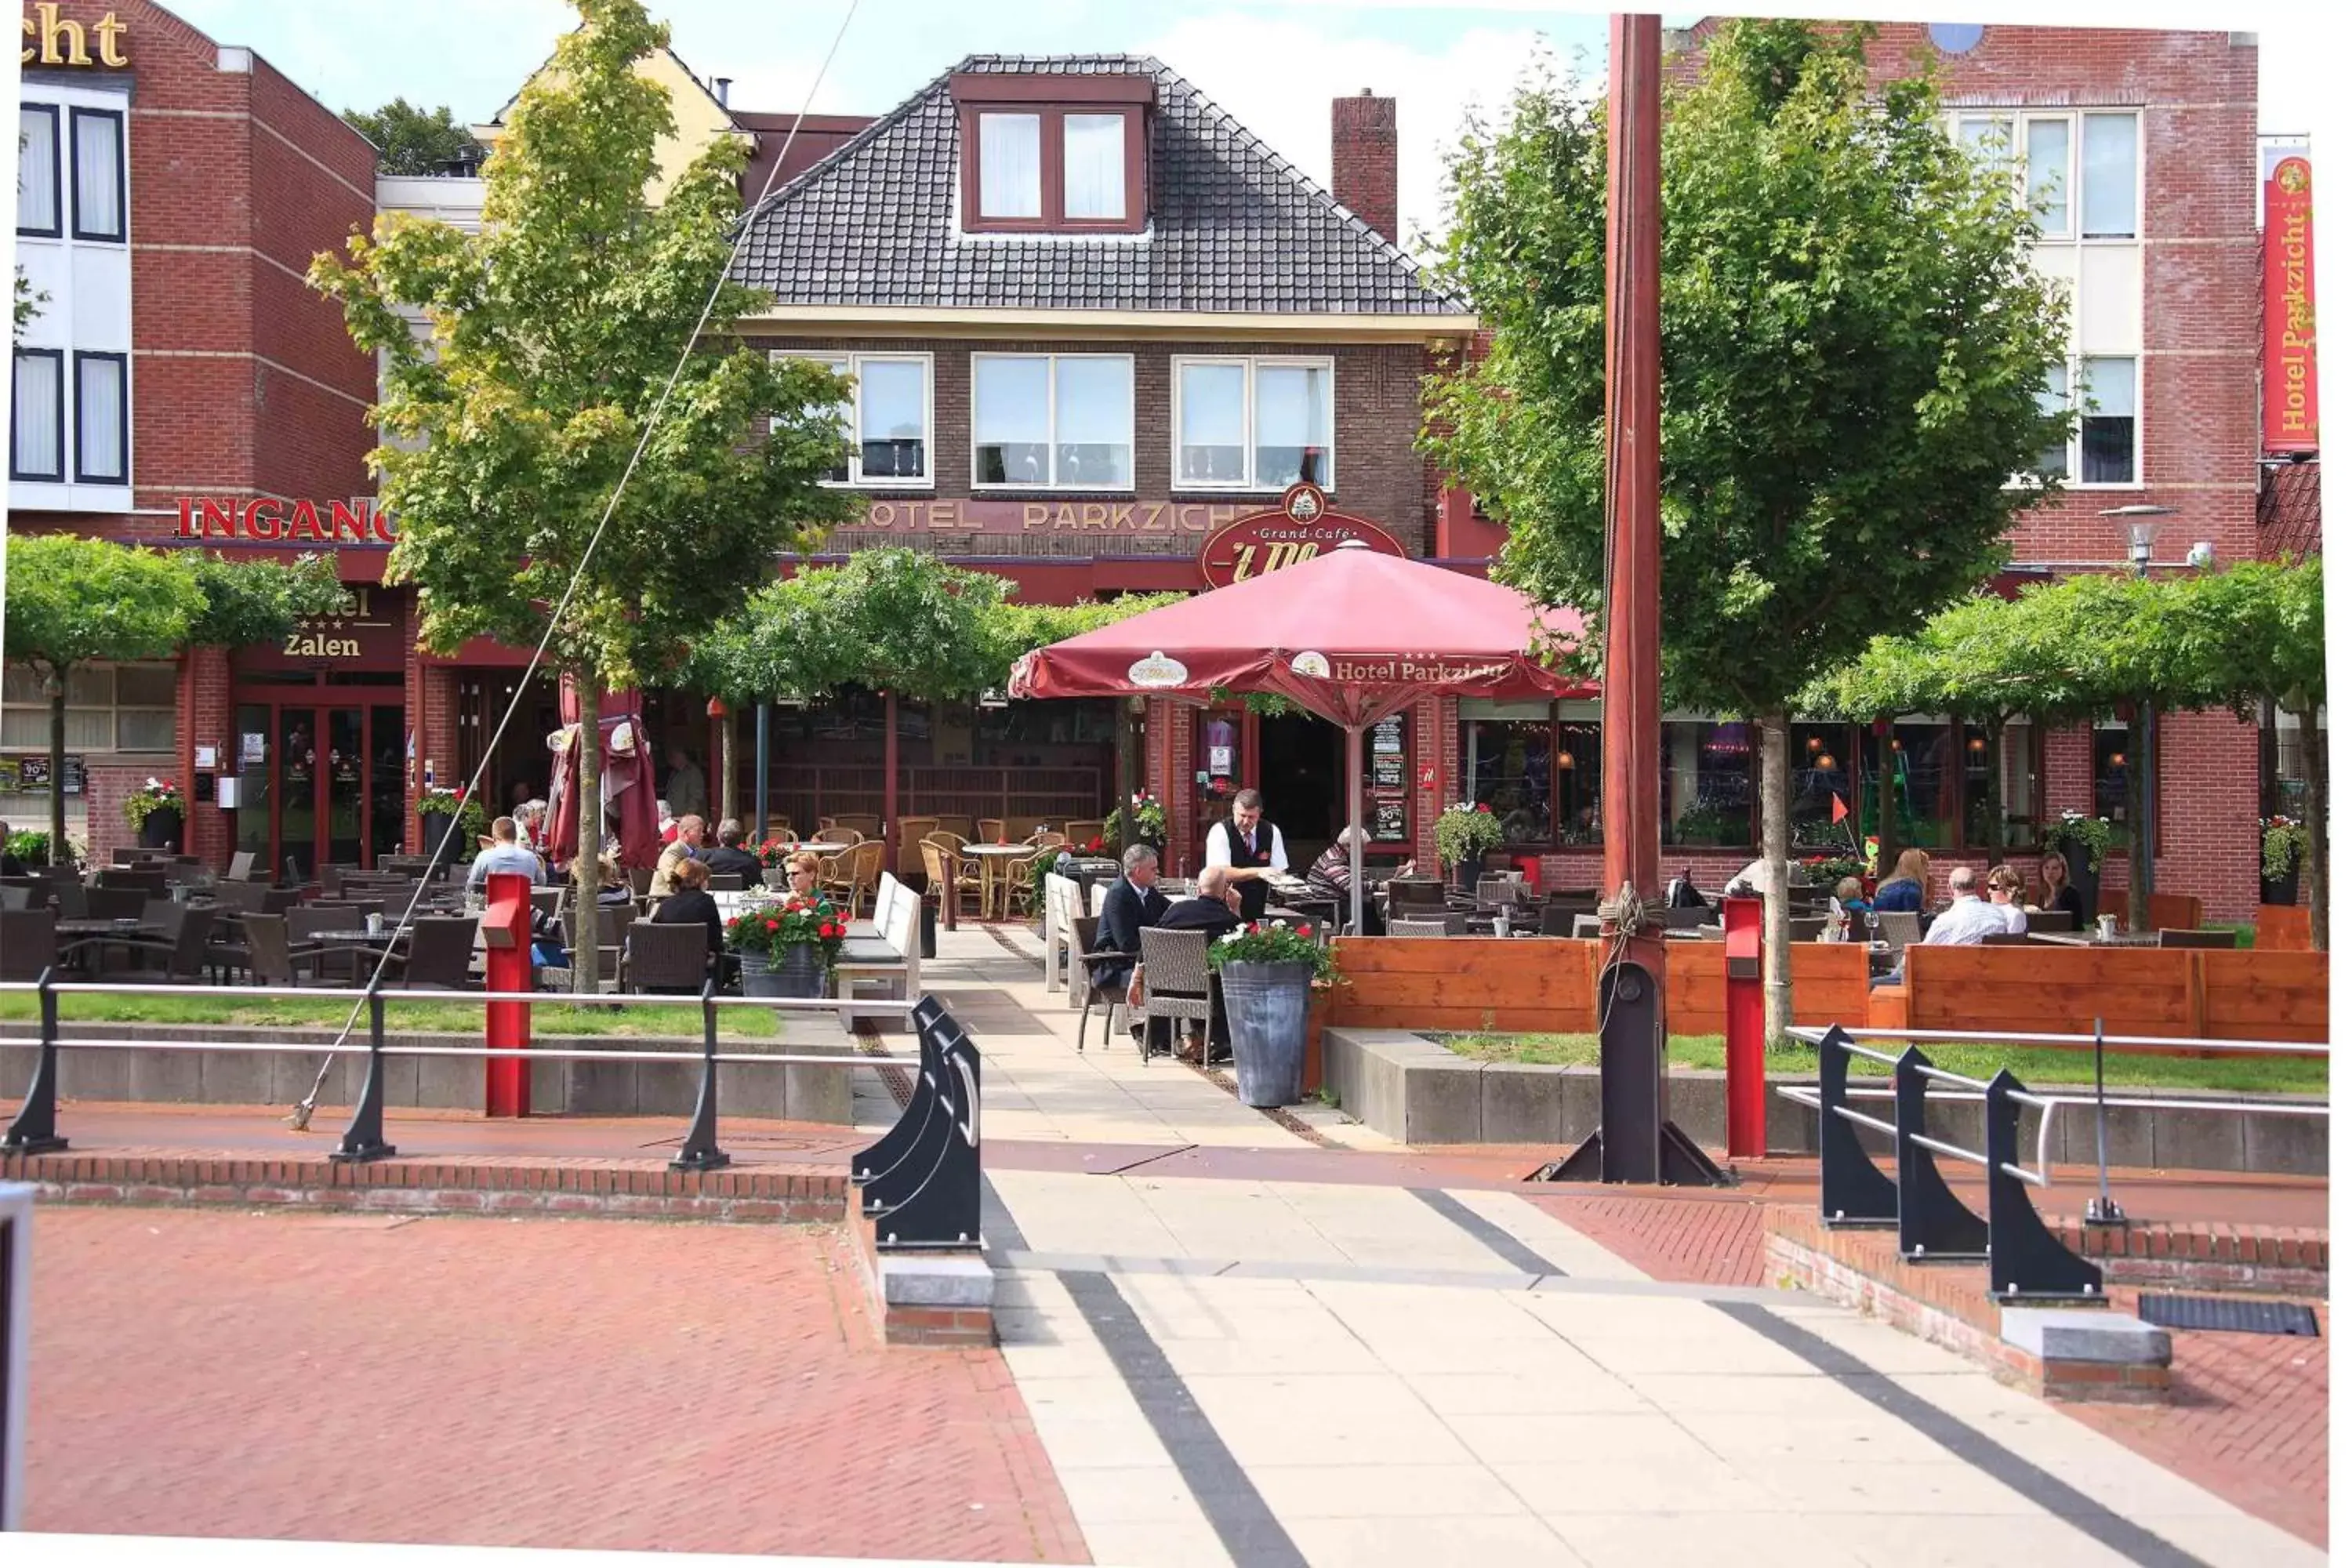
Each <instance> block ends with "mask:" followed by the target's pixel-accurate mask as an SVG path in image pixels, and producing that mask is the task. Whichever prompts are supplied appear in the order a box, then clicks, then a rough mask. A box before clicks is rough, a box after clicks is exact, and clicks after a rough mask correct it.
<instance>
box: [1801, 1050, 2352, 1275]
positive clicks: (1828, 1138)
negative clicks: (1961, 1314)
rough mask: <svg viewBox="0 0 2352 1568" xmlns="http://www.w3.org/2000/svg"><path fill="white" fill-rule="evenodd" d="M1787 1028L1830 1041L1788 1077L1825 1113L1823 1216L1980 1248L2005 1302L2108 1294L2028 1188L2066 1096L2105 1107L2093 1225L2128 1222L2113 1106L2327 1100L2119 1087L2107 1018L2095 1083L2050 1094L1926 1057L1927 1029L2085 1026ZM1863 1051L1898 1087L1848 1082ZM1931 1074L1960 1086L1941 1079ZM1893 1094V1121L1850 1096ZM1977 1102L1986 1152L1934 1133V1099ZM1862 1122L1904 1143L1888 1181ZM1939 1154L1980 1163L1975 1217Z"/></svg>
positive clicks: (2004, 1074)
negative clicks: (2030, 1155) (2110, 1088)
mask: <svg viewBox="0 0 2352 1568" xmlns="http://www.w3.org/2000/svg"><path fill="white" fill-rule="evenodd" d="M1790 1034H1791V1035H1793V1036H1795V1037H1798V1038H1800V1039H1802V1040H1805V1041H1806V1042H1808V1043H1809V1044H1811V1045H1814V1046H1817V1047H1820V1050H1821V1081H1820V1083H1819V1084H1818V1085H1802V1084H1798V1085H1785V1086H1782V1087H1781V1089H1780V1095H1781V1097H1782V1098H1784V1099H1787V1100H1793V1101H1795V1102H1796V1103H1798V1104H1800V1105H1804V1106H1809V1107H1811V1109H1813V1110H1818V1111H1819V1112H1820V1113H1821V1118H1822V1121H1821V1146H1822V1200H1821V1214H1822V1220H1823V1222H1824V1223H1826V1224H1828V1225H1830V1226H1841V1227H1843V1226H1856V1227H1867V1226H1888V1225H1892V1226H1894V1227H1895V1247H1896V1250H1897V1252H1898V1253H1899V1254H1900V1255H1901V1257H1902V1258H1904V1260H1905V1261H1906V1262H1912V1263H1918V1262H1927V1261H1930V1260H1937V1259H1943V1260H1950V1259H1961V1260H1967V1261H1976V1260H1979V1259H1981V1260H1982V1261H1984V1262H1985V1263H1986V1265H1987V1266H1988V1268H1989V1269H1990V1276H1991V1286H1992V1289H1991V1294H1992V1296H1993V1298H1994V1299H1995V1300H2000V1301H2028V1300H2070V1301H2073V1300H2104V1299H2105V1291H2104V1289H2103V1288H2104V1285H2105V1275H2104V1274H2103V1273H2102V1272H2101V1270H2100V1268H2099V1266H2098V1265H2097V1264H2095V1263H2093V1262H2091V1261H2090V1260H2089V1259H2087V1258H2083V1257H2081V1256H2080V1255H2078V1254H2076V1253H2075V1252H2074V1251H2073V1250H2072V1249H2071V1248H2069V1247H2066V1246H2065V1244H2064V1243H2063V1242H2061V1241H2060V1240H2059V1239H2058V1238H2057V1237H2055V1236H2053V1235H2052V1234H2051V1232H2050V1229H2049V1227H2048V1226H2046V1225H2044V1224H2043V1223H2042V1215H2041V1213H2040V1211H2039V1210H2038V1208H2037V1207H2036V1205H2034V1203H2033V1201H2032V1198H2031V1197H2030V1196H2029V1195H2028V1194H2027V1191H2026V1189H2027V1188H2028V1187H2029V1186H2033V1187H2044V1188H2046V1187H2048V1186H2049V1185H2050V1135H2051V1130H2052V1128H2053V1126H2054V1125H2055V1124H2056V1116H2055V1112H2056V1111H2057V1110H2059V1109H2060V1108H2061V1107H2063V1106H2070V1105H2074V1106H2086V1107H2090V1108H2092V1109H2093V1110H2094V1111H2095V1114H2096V1115H2097V1117H2098V1175H2099V1195H2098V1196H2097V1197H2096V1198H2095V1199H2093V1200H2092V1202H2091V1204H2090V1205H2089V1213H2088V1215H2087V1223H2090V1224H2119V1223H2121V1222H2122V1220H2123V1218H2124V1215H2123V1211H2122V1209H2120V1208H2119V1207H2117V1206H2116V1204H2115V1202H2114V1200H2113V1199H2112V1197H2110V1196H2109V1194H2108V1191H2107V1146H2106V1108H2107V1106H2108V1105H2109V1104H2111V1103H2112V1104H2116V1105H2119V1106H2122V1107H2124V1108H2126V1109H2131V1110H2231V1111H2242V1112H2246V1113H2250V1114H2261V1115H2288V1116H2325V1115H2326V1114H2327V1107H2326V1105H2324V1104H2287V1103H2276V1102H2270V1101H2262V1100H2227V1099H2221V1098H2219V1097H2213V1098H2203V1099H2200V1098H2197V1097H2192V1096H2176V1095H2163V1096H2129V1095H2127V1096H2113V1095H2109V1094H2108V1093H2107V1092H2106V1076H2105V1046H2106V1043H2107V1041H2106V1037H2105V1028H2104V1026H2100V1027H2097V1028H2095V1030H2094V1032H2093V1034H2092V1035H2091V1036H2090V1037H2088V1043H2089V1045H2090V1046H2091V1048H2092V1053H2093V1058H2094V1063H2095V1072H2096V1073H2097V1083H2096V1087H2095V1090H2094V1092H2093V1093H2091V1094H2088V1095H2084V1094H2042V1093H2036V1092H2034V1091H2032V1090H2030V1089H2027V1088H2026V1087H2025V1085H2024V1084H2022V1083H2021V1082H2020V1081H2019V1080H2018V1079H2017V1077H2016V1075H2015V1074H2014V1073H2012V1072H2011V1071H2010V1070H2009V1069H2008V1068H2001V1069H2000V1071H1999V1072H1997V1073H1995V1074H1994V1075H1993V1076H1992V1077H1991V1078H1990V1079H1974V1078H1969V1077H1966V1076H1965V1075H1963V1074H1960V1073H1956V1072H1951V1071H1948V1070H1947V1069H1945V1068H1939V1067H1937V1066H1936V1065H1935V1063H1933V1062H1931V1061H1929V1060H1928V1059H1927V1053H1926V1052H1924V1051H1923V1050H1921V1049H1920V1047H1919V1041H1920V1040H1922V1039H1935V1040H1938V1041H1944V1040H1949V1041H1955V1042H1967V1043H1969V1044H1991V1045H2061V1046H2081V1045H2083V1044H2084V1043H2085V1037H2083V1036H2079V1035H2016V1034H2007V1035H2004V1034H1982V1033H1962V1032H1958V1031H1948V1030H1904V1029H1847V1028H1844V1027H1843V1026H1830V1027H1828V1028H1801V1029H1792V1030H1790ZM1857 1037H1860V1038H1868V1039H1896V1040H1903V1041H1905V1042H1906V1048H1905V1049H1904V1051H1903V1053H1902V1054H1901V1055H1900V1056H1889V1055H1887V1054H1886V1053H1885V1052H1884V1051H1875V1050H1872V1049H1870V1048H1869V1047H1866V1046H1862V1045H1858V1044H1856V1043H1855V1041H1856V1039H1857ZM2133 1043H2135V1044H2143V1045H2155V1046H2166V1047H2178V1048H2188V1049H2215V1050H2234V1051H2241V1052H2248V1053H2252V1054H2262V1053H2264V1052H2270V1053H2277V1052H2279V1051H2280V1049H2281V1047H2283V1046H2285V1047H2290V1048H2293V1049H2294V1050H2298V1051H2301V1052H2303V1053H2305V1054H2308V1052H2309V1050H2310V1047H2308V1046H2306V1045H2300V1044H2296V1043H2293V1042H2280V1041H2264V1040H2204V1039H2194V1040H2190V1039H2172V1038H2162V1037H2145V1038H2140V1037H2134V1039H2133ZM1856 1057H1859V1058H1863V1059H1864V1060H1866V1061H1874V1062H1877V1063H1880V1064H1881V1065H1883V1066H1885V1067H1887V1068H1891V1069H1892V1070H1893V1073H1894V1079H1895V1081H1894V1085H1893V1087H1892V1088H1890V1089H1858V1088H1855V1087H1854V1086H1853V1084H1852V1083H1851V1082H1850V1068H1851V1067H1852V1063H1853V1058H1856ZM1931 1083H1937V1084H1945V1085H1949V1086H1951V1087H1950V1088H1949V1089H1930V1088H1929V1087H1928V1085H1929V1084H1931ZM1854 1100H1893V1101H1894V1102H1895V1120H1894V1121H1892V1122H1889V1121H1885V1120H1884V1119H1883V1118H1880V1117H1875V1116H1871V1115H1868V1114H1866V1113H1865V1112H1864V1111H1863V1110H1859V1109H1857V1108H1856V1107H1855V1106H1854V1105H1853V1104H1852V1103H1850V1102H1852V1101H1854ZM1933 1100H1942V1101H1973V1102H1979V1103H1981V1104H1982V1106H1983V1107H1984V1129H1985V1136H1984V1143H1985V1146H1984V1148H1983V1150H1982V1151H1981V1152H1979V1151H1978V1150H1974V1149H1964V1148H1961V1147H1960V1146H1958V1144H1955V1143H1950V1142H1946V1141H1944V1140H1942V1139H1939V1138H1934V1137H1930V1136H1929V1135H1928V1133H1927V1106H1928V1104H1929V1102H1930V1101H1933ZM2029 1107H2030V1108H2032V1109H2033V1110H2037V1111H2039V1112H2040V1115H2041V1126H2040V1128H2039V1130H2038V1136H2037V1138H2036V1140H2035V1147H2034V1162H2033V1166H2032V1169H2030V1170H2029V1169H2027V1168H2026V1167H2025V1166H2024V1165H2022V1164H2021V1163H2020V1148H2019V1138H2018V1128H2019V1121H2020V1117H2021V1113H2022V1112H2023V1111H2024V1110H2026V1109H2027V1108H2029ZM1862 1128H1867V1129H1869V1130H1870V1131H1874V1132H1878V1133H1881V1134H1884V1135H1885V1136H1886V1137H1889V1138H1891V1139H1893V1140H1894V1141H1895V1176H1894V1178H1893V1179H1892V1180H1890V1179H1888V1177H1887V1175H1886V1173H1885V1172H1884V1171H1882V1170H1880V1169H1879V1168H1878V1166H1877V1164H1876V1163H1874V1161H1873V1160H1872V1159H1871V1157H1870V1155H1869V1154H1868V1153H1867V1152H1865V1151H1864V1148H1863V1146H1862V1141H1861V1137H1860V1134H1859V1132H1858V1131H1857V1129H1862ZM1937 1154H1942V1155H1945V1156H1948V1157H1949V1158H1951V1159H1956V1160H1962V1161H1965V1162H1967V1163H1970V1164H1973V1165H1977V1166H1979V1167H1981V1168H1982V1169H1983V1171H1984V1173H1985V1184H1986V1193H1987V1201H1986V1213H1985V1215H1984V1216H1983V1217H1982V1218H1979V1216H1978V1215H1976V1214H1975V1213H1974V1212H1972V1211H1971V1210H1969V1208H1968V1207H1967V1206H1966V1205H1964V1204H1962V1203H1961V1202H1960V1200H1959V1199H1958V1196H1956V1195H1955V1194H1953V1192H1952V1190H1951V1187H1950V1186H1949V1184H1947V1183H1946V1182H1945V1180H1944V1177H1943V1173H1942V1172H1941V1171H1939V1170H1938V1169H1937V1165H1936V1156H1937Z"/></svg>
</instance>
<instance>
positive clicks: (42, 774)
mask: <svg viewBox="0 0 2352 1568" xmlns="http://www.w3.org/2000/svg"><path fill="white" fill-rule="evenodd" d="M48 788H49V759H48V758H47V757H44V756H37V755H36V756H27V757H12V758H10V759H8V760H7V762H6V763H0V789H7V790H16V791H19V792H21V793H23V794H26V795H46V794H47V793H48ZM81 789H82V760H81V758H80V757H79V756H76V755H74V754H72V753H70V752H68V754H67V756H66V780H65V792H66V794H68V795H79V794H80V793H81Z"/></svg>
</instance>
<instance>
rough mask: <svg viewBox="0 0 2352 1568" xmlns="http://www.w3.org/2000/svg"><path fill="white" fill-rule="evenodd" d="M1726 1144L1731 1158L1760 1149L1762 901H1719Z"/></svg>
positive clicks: (1744, 1157)
mask: <svg viewBox="0 0 2352 1568" xmlns="http://www.w3.org/2000/svg"><path fill="white" fill-rule="evenodd" d="M1723 1065H1724V1074H1723V1081H1724V1089H1725V1093H1726V1095H1727V1099H1728V1103H1727V1105H1726V1107H1725V1115H1724V1127H1725V1130H1726V1136H1725V1142H1726V1143H1727V1145H1728V1147H1729V1149H1730V1152H1731V1157H1732V1158H1733V1159H1735V1160H1753V1159H1759V1158H1761V1157H1762V1155H1763V1153H1764V902H1763V900H1760V899H1726V900H1723Z"/></svg>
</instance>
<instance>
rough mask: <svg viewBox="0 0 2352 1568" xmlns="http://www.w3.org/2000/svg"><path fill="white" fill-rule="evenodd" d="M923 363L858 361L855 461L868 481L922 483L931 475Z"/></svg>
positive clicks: (926, 387) (880, 360) (927, 400)
mask: <svg viewBox="0 0 2352 1568" xmlns="http://www.w3.org/2000/svg"><path fill="white" fill-rule="evenodd" d="M926 371H927V367H926V366H925V364H924V363H923V362H922V361H920V360H906V359H869V358H861V359H859V360H858V362H857V460H858V467H859V470H860V473H861V475H862V477H864V478H866V479H922V478H924V477H925V476H927V475H928V474H929V472H930V453H929V442H927V441H926V440H925V438H924V424H925V421H926V418H927V416H929V412H930V397H929V387H928V386H927V384H926V383H927V382H928V380H929V377H928V375H927V374H926Z"/></svg>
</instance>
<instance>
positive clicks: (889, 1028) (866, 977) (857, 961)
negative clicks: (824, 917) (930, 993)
mask: <svg viewBox="0 0 2352 1568" xmlns="http://www.w3.org/2000/svg"><path fill="white" fill-rule="evenodd" d="M849 929H850V935H849V938H848V940H847V941H845V942H843V943H842V944H841V952H840V955H839V956H838V957H836V958H835V960H834V961H833V973H834V995H835V997H836V998H838V999H839V1000H841V1001H844V1002H847V1001H852V1000H855V999H856V995H857V987H858V985H859V984H868V985H874V984H880V985H887V987H888V990H887V992H886V993H885V994H886V995H888V996H890V997H893V998H895V999H898V1000H900V1001H905V1002H912V1001H914V1000H915V999H916V998H917V997H919V996H920V995H921V994H922V985H923V901H922V900H921V899H920V898H919V896H917V894H916V892H915V890H914V889H912V888H909V887H908V886H907V884H906V883H904V882H901V881H900V880H898V878H897V877H895V876H893V875H892V874H891V873H889V872H887V871H885V872H883V873H882V879H881V880H880V881H879V882H877V883H876V884H875V888H874V917H873V921H872V922H871V924H870V926H869V924H868V923H867V922H866V921H852V922H850V928H849ZM855 1024H856V1015H855V1014H854V1013H852V1012H850V1011H849V1010H848V1009H846V1008H845V1009H843V1011H842V1015H841V1026H842V1028H843V1029H844V1030H848V1029H850V1028H852V1027H853V1026H855ZM874 1026H875V1027H876V1028H877V1030H879V1031H880V1032H882V1033H884V1034H889V1033H894V1032H896V1031H898V1030H900V1029H903V1028H905V1027H906V1024H905V1021H904V1020H903V1019H897V1018H887V1017H886V1018H877V1019H875V1020H874Z"/></svg>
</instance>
